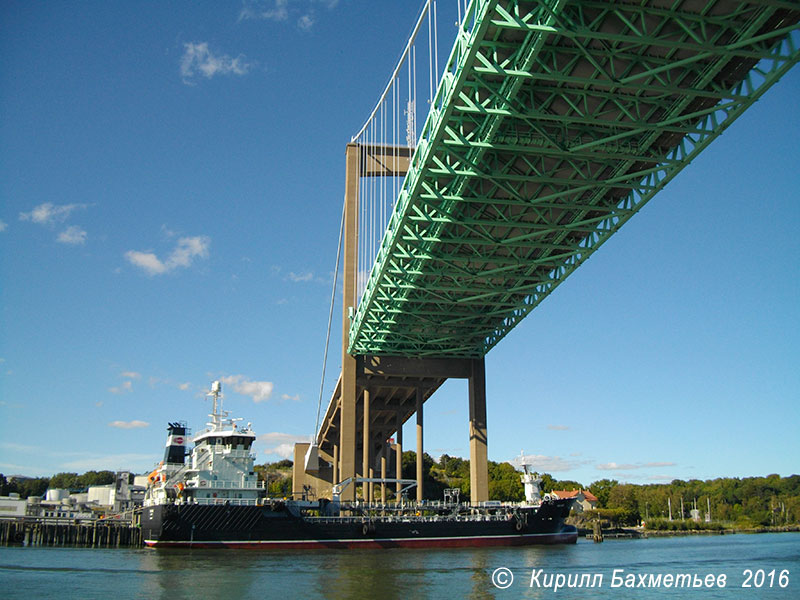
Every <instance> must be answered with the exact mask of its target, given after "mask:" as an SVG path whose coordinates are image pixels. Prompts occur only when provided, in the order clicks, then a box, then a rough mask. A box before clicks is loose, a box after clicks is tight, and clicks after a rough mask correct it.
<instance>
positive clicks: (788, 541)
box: [0, 533, 800, 600]
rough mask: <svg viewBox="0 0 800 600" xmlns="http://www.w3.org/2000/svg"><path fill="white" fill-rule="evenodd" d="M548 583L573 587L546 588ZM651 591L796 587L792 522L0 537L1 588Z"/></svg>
mask: <svg viewBox="0 0 800 600" xmlns="http://www.w3.org/2000/svg"><path fill="white" fill-rule="evenodd" d="M670 575H671V576H672V577H675V576H682V577H683V579H681V580H680V581H681V583H680V587H678V588H676V584H675V582H676V581H677V579H672V578H670V577H669V576H670ZM687 576H688V580H689V584H688V587H687V584H686V580H687ZM709 576H710V578H709ZM512 577H513V580H512ZM668 582H669V584H670V585H667V583H668ZM709 582H713V583H712V585H711V586H708V585H707V583H709ZM723 582H724V584H725V585H724V587H722V586H721V585H720V584H721V583H723ZM559 583H561V584H563V585H564V586H568V585H569V584H570V583H572V584H574V585H575V586H582V587H565V588H564V589H558V591H557V592H555V590H554V586H555V585H557V584H559ZM698 583H700V584H701V585H700V586H699V587H695V586H697V584H698ZM592 584H594V587H587V586H591V585H592ZM625 584H628V585H633V586H635V587H627V586H626V585H625ZM748 584H749V585H748ZM545 586H547V587H545ZM743 586H744V587H743ZM559 587H561V586H559ZM554 592H555V594H554ZM662 595H666V596H667V597H672V598H800V533H777V534H758V535H744V534H738V535H724V536H687V537H673V538H649V539H641V540H607V541H605V542H604V543H602V544H594V543H592V542H590V541H586V540H580V541H579V542H578V543H577V544H576V545H570V546H551V547H537V546H531V547H527V548H499V549H453V550H430V549H426V550H385V551H360V550H338V551H313V552H312V551H290V552H279V551H274V550H273V551H270V550H267V551H263V550H153V549H136V550H132V549H91V548H42V547H0V597H2V598H4V599H12V598H25V599H29V598H63V599H65V600H71V599H93V598H103V599H106V598H111V599H112V600H122V599H127V598H163V599H170V600H179V599H183V598H186V599H189V598H191V599H192V600H198V599H206V598H231V599H237V600H238V599H240V598H241V599H250V598H252V599H256V598H258V599H263V598H280V599H282V600H288V599H292V598H334V599H336V598H379V599H386V600H388V599H393V598H398V599H399V598H404V599H405V598H454V599H459V598H547V597H551V596H552V597H561V598H597V597H603V598H655V597H656V596H662Z"/></svg>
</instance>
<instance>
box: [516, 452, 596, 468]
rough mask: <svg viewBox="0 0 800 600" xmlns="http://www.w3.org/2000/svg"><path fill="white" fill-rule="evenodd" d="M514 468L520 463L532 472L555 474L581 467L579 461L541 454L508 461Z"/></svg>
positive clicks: (526, 455)
mask: <svg viewBox="0 0 800 600" xmlns="http://www.w3.org/2000/svg"><path fill="white" fill-rule="evenodd" d="M508 462H510V463H511V464H512V465H514V466H519V465H520V464H521V463H522V462H524V463H525V464H526V465H529V466H531V467H532V468H533V470H534V471H539V472H548V473H555V472H558V471H571V470H573V469H577V468H578V467H579V466H581V463H580V462H579V461H574V460H566V459H563V458H561V457H560V456H545V455H543V454H525V455H521V456H517V457H516V458H514V459H513V460H510V461H508Z"/></svg>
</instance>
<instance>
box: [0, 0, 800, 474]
mask: <svg viewBox="0 0 800 600" xmlns="http://www.w3.org/2000/svg"><path fill="white" fill-rule="evenodd" d="M439 4H440V6H439V23H440V35H439V39H440V41H441V44H442V46H443V47H447V48H448V49H449V45H450V44H451V40H452V39H453V36H454V34H455V27H454V25H452V24H453V23H454V22H455V18H456V17H455V13H456V8H455V5H456V1H455V0H453V1H452V2H447V1H441V0H440V2H439ZM420 5H421V2H417V1H412V2H388V1H387V2H370V3H368V9H365V7H366V6H367V3H366V2H358V1H356V0H350V1H348V0H291V1H289V0H270V1H269V2H266V1H264V2H251V1H247V2H244V3H236V2H228V3H217V2H195V3H191V4H185V3H174V2H165V3H146V4H140V3H122V2H83V3H79V4H64V3H29V2H14V1H7V2H3V3H2V5H0V55H2V56H3V61H2V64H0V115H2V118H0V472H2V473H4V474H6V475H11V474H24V475H30V476H48V475H52V474H55V473H58V472H79V473H82V472H84V471H86V470H91V469H110V470H118V469H126V470H132V471H135V472H145V471H148V470H149V469H151V468H152V466H153V465H154V464H155V463H156V462H157V461H158V460H160V459H161V458H162V454H163V444H164V440H165V435H166V424H167V422H168V421H175V420H185V421H187V422H188V424H189V425H190V427H192V428H193V429H194V430H195V431H200V430H201V429H202V428H203V427H204V425H205V421H206V415H207V413H208V411H209V410H210V402H209V400H208V399H207V398H206V396H205V392H206V390H208V389H209V388H210V384H211V381H213V380H216V379H219V380H221V381H223V388H224V392H225V408H226V409H228V410H231V411H232V412H233V414H234V416H237V417H242V418H243V419H244V422H245V423H246V422H252V424H253V428H254V430H255V431H256V432H257V433H258V434H259V438H258V441H257V442H256V446H255V449H256V453H257V462H259V463H262V462H272V461H276V460H280V459H281V458H284V457H286V456H289V453H290V451H291V447H292V444H293V443H294V442H295V441H307V440H308V439H309V438H310V436H311V435H312V434H313V432H314V425H315V419H316V412H317V403H318V397H319V388H320V376H321V367H322V355H323V350H324V343H325V330H326V323H327V317H328V309H329V302H330V293H331V286H332V280H333V271H334V266H335V265H334V262H335V258H336V244H337V238H338V229H339V217H340V214H341V202H342V198H343V194H344V157H345V145H346V144H347V143H348V142H349V141H350V139H351V137H352V136H353V135H354V134H355V133H356V132H357V131H358V130H359V129H360V127H361V125H362V124H363V122H364V120H365V119H366V117H367V116H368V115H369V113H370V111H371V110H372V108H373V106H374V103H375V102H376V101H377V98H378V96H379V94H380V93H381V91H382V90H383V87H384V86H385V84H386V81H387V80H388V78H389V75H390V73H391V71H392V69H393V68H394V66H395V63H396V61H397V59H398V57H399V55H400V52H401V51H402V48H403V47H404V45H405V42H406V40H407V38H408V34H409V32H410V31H411V28H412V26H413V24H414V21H415V19H416V17H417V14H418V12H419V8H420ZM798 95H800V70H798V68H795V69H794V70H793V71H791V72H790V73H789V74H788V75H787V76H786V77H785V78H784V79H783V80H782V81H780V82H779V83H778V84H777V85H776V86H774V87H773V88H772V89H771V90H769V91H768V92H767V93H766V94H765V95H764V97H763V98H762V99H761V100H759V101H758V102H757V103H756V104H755V105H754V106H753V107H751V108H750V109H749V110H748V112H746V113H745V115H744V116H742V117H741V118H740V119H739V120H738V121H737V122H736V123H734V124H733V125H732V126H731V127H730V129H728V130H727V131H726V133H725V134H724V135H722V136H721V137H720V138H719V139H718V140H716V141H715V142H714V143H713V144H712V145H711V147H709V148H708V149H707V150H705V151H704V153H703V154H702V155H701V156H700V157H699V158H698V159H697V160H696V161H695V162H694V163H693V164H691V165H689V166H688V167H687V168H686V169H684V171H683V172H682V173H680V175H679V176H678V177H677V178H676V179H675V180H674V181H673V182H671V183H670V184H669V185H668V186H667V187H666V189H665V190H663V191H662V192H661V193H660V194H659V195H657V196H656V197H655V198H654V199H653V200H652V201H651V202H650V203H649V204H648V205H647V206H645V207H644V208H643V209H642V211H641V212H640V213H639V214H638V215H636V216H635V217H634V218H633V219H632V220H631V221H630V222H629V223H627V224H626V225H625V227H623V228H622V230H621V231H620V232H618V233H617V234H615V235H614V237H612V239H611V240H610V241H609V242H608V243H606V244H605V245H604V246H603V247H602V248H601V249H600V250H598V251H597V252H596V253H595V254H594V255H593V256H592V258H591V259H590V260H589V261H587V263H586V264H585V265H583V266H582V267H581V268H580V269H578V270H577V271H576V272H575V273H574V274H573V275H571V276H570V277H569V279H568V280H567V281H566V282H565V283H564V284H562V285H561V286H559V288H558V289H557V291H556V292H554V293H553V294H552V295H551V296H550V297H549V298H548V299H547V300H545V301H544V302H543V303H542V304H541V305H540V306H539V307H538V308H537V309H536V310H535V311H534V312H533V313H532V314H531V315H529V316H528V317H527V318H526V319H525V320H524V321H523V322H522V323H521V324H520V325H519V326H517V328H516V329H515V330H513V331H512V333H511V334H510V335H508V336H507V337H506V338H505V339H504V340H503V341H502V342H501V343H500V344H499V345H498V346H497V347H496V348H495V349H493V350H492V351H491V352H490V354H489V355H488V356H487V358H486V378H487V395H488V427H489V458H490V459H491V460H495V461H507V460H512V459H514V457H516V456H518V455H519V454H520V453H521V452H523V451H524V453H525V454H526V455H529V456H531V457H533V458H534V460H535V464H536V466H537V468H538V469H539V470H541V471H546V472H549V473H551V474H552V475H553V476H555V477H556V478H558V479H570V480H576V481H579V482H581V483H583V484H584V485H588V484H590V483H591V482H593V481H596V480H599V479H603V478H611V479H617V480H619V481H630V482H634V483H658V482H666V481H670V480H672V479H709V478H715V477H746V476H758V475H762V476H763V475H767V474H770V473H778V474H780V475H783V476H786V475H790V474H793V473H798V472H800V464H798V457H800V268H799V267H798V264H800V263H798V258H797V257H798V255H800V237H798V235H797V231H798V228H799V227H800V202H798V190H800V144H799V143H798V141H797V140H798V139H799V138H800V103H798V102H797V97H798ZM420 121H421V119H420ZM338 311H339V309H337V312H336V313H335V314H336V315H337V316H338V315H339V314H340V312H338ZM339 328H340V323H339V321H338V320H335V321H334V327H333V331H334V332H337V331H338V329H339ZM339 347H340V342H339V340H338V339H337V338H336V335H334V337H333V339H332V340H331V348H332V352H331V354H332V356H333V358H332V359H331V360H329V366H328V374H327V377H326V381H325V382H324V385H323V388H324V394H323V410H324V407H325V405H326V404H327V401H328V400H329V398H330V395H331V393H332V391H333V385H334V384H335V377H336V375H337V374H338V371H339V367H340V359H339V357H337V356H336V354H337V352H336V350H337V349H338V348H339ZM467 400H468V398H467V384H466V382H465V381H457V380H454V381H449V382H447V383H446V384H445V385H444V386H443V387H442V388H441V389H440V390H439V391H438V392H437V393H436V394H435V395H434V396H433V397H432V398H431V399H430V400H429V401H428V402H427V403H426V405H425V410H426V413H425V423H426V432H425V450H426V451H427V452H428V453H430V454H431V455H432V456H434V457H438V456H439V455H441V454H443V453H446V454H449V455H451V456H462V457H468V456H469V445H468V420H467V419H468V417H467ZM413 435H414V433H413V423H409V424H407V427H406V439H413Z"/></svg>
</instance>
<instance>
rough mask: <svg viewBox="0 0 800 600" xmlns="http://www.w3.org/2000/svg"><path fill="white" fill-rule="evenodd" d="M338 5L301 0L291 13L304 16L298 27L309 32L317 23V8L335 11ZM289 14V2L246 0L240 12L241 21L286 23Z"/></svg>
mask: <svg viewBox="0 0 800 600" xmlns="http://www.w3.org/2000/svg"><path fill="white" fill-rule="evenodd" d="M338 4H339V0H300V1H296V2H293V3H292V6H294V7H296V8H295V9H294V10H292V11H291V12H293V13H294V14H298V13H300V14H301V15H302V16H300V18H298V19H297V26H298V27H299V28H300V29H301V30H303V31H308V30H309V29H311V27H312V26H313V25H314V22H315V18H314V12H315V11H314V7H315V6H317V5H322V6H323V7H324V8H327V9H328V10H333V9H334V8H336V6H337V5H338ZM289 14H290V4H289V0H245V1H244V2H243V4H242V10H241V11H240V12H239V20H240V21H245V20H248V19H264V20H267V21H274V22H285V21H288V20H289Z"/></svg>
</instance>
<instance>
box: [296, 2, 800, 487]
mask: <svg viewBox="0 0 800 600" xmlns="http://www.w3.org/2000/svg"><path fill="white" fill-rule="evenodd" d="M799 21H800V4H799V3H798V2H788V1H782V0H766V1H735V0H683V1H681V0H670V1H667V0H651V1H647V2H645V1H638V2H633V1H631V2H605V1H604V0H573V1H569V0H540V1H536V2H533V1H525V0H519V1H511V0H473V1H472V2H471V4H470V7H469V10H468V15H467V18H466V19H465V21H464V23H463V24H462V26H461V27H460V29H459V35H458V38H457V40H456V43H455V46H454V48H453V51H452V54H451V56H450V59H449V61H448V65H447V68H446V70H445V73H444V76H443V78H442V80H441V84H440V86H439V89H438V92H437V95H436V98H435V100H434V102H433V103H432V106H431V111H430V113H429V115H428V119H427V121H426V123H425V126H424V128H423V131H422V135H421V137H420V141H419V143H418V146H417V148H416V150H415V152H414V153H413V155H410V156H409V154H410V153H403V154H402V155H397V153H396V152H395V150H392V152H391V153H390V152H388V151H383V150H380V149H379V150H378V151H373V152H372V153H371V154H370V153H369V151H368V152H367V154H366V155H365V154H364V150H363V148H361V147H359V146H357V145H355V144H351V145H350V146H349V147H348V179H347V192H346V198H347V201H346V215H349V216H346V218H345V223H346V226H345V229H346V232H345V252H344V254H345V258H344V265H345V276H344V281H345V289H344V298H345V302H344V305H343V345H344V347H343V352H342V375H341V377H340V379H339V382H338V384H337V387H336V391H335V393H334V394H333V397H332V399H331V402H330V404H329V406H328V410H327V414H326V415H325V418H324V420H323V422H322V426H321V428H320V430H319V432H318V435H317V441H318V443H319V445H320V451H321V455H322V456H323V458H324V459H325V460H326V461H327V462H328V463H330V464H331V465H332V473H328V474H327V475H326V477H327V479H325V480H324V481H327V482H336V481H341V480H344V479H346V478H348V477H352V476H354V475H356V474H357V473H358V472H361V473H363V474H364V475H365V476H368V475H369V473H368V471H369V470H370V469H372V468H374V465H376V464H377V463H376V460H377V457H382V458H383V459H385V458H386V453H387V451H386V440H387V438H389V437H391V436H392V434H396V435H401V434H402V425H403V423H404V422H405V421H407V420H408V419H409V418H410V417H411V416H412V415H413V414H414V413H416V414H417V436H418V441H417V448H418V454H421V448H422V441H421V439H422V436H421V431H422V419H421V412H422V406H423V402H424V401H425V400H426V399H427V398H429V397H430V396H431V394H433V393H434V392H435V391H436V390H437V389H438V388H439V387H440V386H441V384H442V383H443V382H444V381H445V380H446V379H447V378H449V377H465V376H466V377H469V378H470V429H469V431H470V457H471V462H472V466H473V469H474V470H473V472H472V473H471V475H472V492H473V496H472V500H473V501H476V500H477V501H482V500H485V499H488V491H487V490H488V485H487V483H486V428H485V425H486V405H485V387H484V382H483V377H484V376H483V357H484V356H485V354H486V353H487V352H488V351H489V350H490V349H491V348H492V347H493V346H494V345H495V344H497V343H498V342H499V341H500V340H501V339H502V338H503V337H504V336H505V335H506V334H507V333H508V332H509V331H510V330H511V329H512V328H513V327H515V326H516V324H517V323H519V322H520V321H521V320H522V319H523V318H524V317H525V316H526V315H527V314H528V313H529V312H531V311H532V310H533V309H534V308H535V307H536V306H537V305H538V304H539V303H540V302H541V301H542V300H543V299H544V298H546V297H547V296H548V295H549V294H550V293H551V292H552V291H553V290H554V289H555V288H556V287H557V286H558V285H559V284H560V283H561V282H562V281H564V279H565V278H566V277H567V276H569V274H570V273H572V272H573V271H574V270H575V269H576V268H577V267H578V266H580V265H581V264H582V263H583V262H584V261H585V260H586V259H587V258H588V257H589V256H591V254H592V253H593V252H594V251H595V250H596V249H597V248H599V247H600V246H601V245H602V244H603V243H604V242H605V241H606V240H607V239H608V238H609V237H610V236H611V235H613V234H614V233H615V232H616V231H617V230H618V229H619V228H620V227H621V226H622V225H623V224H624V223H625V222H627V220H628V219H630V218H631V217H632V216H633V215H634V214H635V213H636V212H637V211H638V210H639V209H640V208H641V207H642V206H643V205H644V204H645V203H646V202H647V201H649V200H650V199H651V198H652V197H653V196H654V195H655V194H656V193H657V192H658V191H660V190H661V189H662V188H663V187H664V186H665V185H666V184H667V183H668V182H669V181H670V180H671V179H672V178H673V177H675V175H676V174H677V173H678V172H679V171H680V170H681V169H682V168H683V167H684V166H686V165H687V164H688V163H689V162H691V160H693V159H694V157H696V156H697V155H698V154H699V153H700V152H701V151H702V150H703V149H704V148H705V147H707V146H708V145H709V144H710V143H711V142H712V141H713V140H714V139H715V138H716V137H717V136H718V135H719V134H720V133H721V132H722V131H723V130H724V129H725V128H727V127H728V126H729V125H730V124H731V123H732V122H733V121H734V120H735V119H736V118H737V117H738V116H739V115H741V114H742V113H743V112H744V111H745V110H746V109H747V108H748V107H749V106H750V105H751V104H752V103H753V102H755V101H756V100H757V99H758V98H759V97H760V96H761V95H762V94H763V93H764V92H765V91H766V90H767V89H768V88H769V87H770V86H771V85H772V84H773V83H775V82H776V81H777V80H778V79H779V78H780V77H781V76H782V75H783V74H784V73H786V72H787V71H788V70H789V69H790V68H791V67H792V66H793V65H794V64H796V63H797V62H798V60H800V52H798V49H797V45H798V38H799V37H800V36H799V35H798V25H797V23H798V22H799ZM390 154H391V156H392V157H393V158H392V160H391V161H390V160H389V159H388V157H389V156H390ZM359 162H360V163H361V164H360V165H359ZM404 172H407V174H406V177H405V180H404V183H403V187H402V190H401V192H400V195H399V197H398V199H397V206H396V208H395V210H394V212H393V214H392V215H391V218H390V222H389V225H388V228H387V230H386V234H385V236H384V238H383V241H382V243H381V245H380V248H379V250H378V255H377V258H376V260H375V263H374V265H373V266H372V270H371V273H370V276H369V279H368V281H367V285H366V289H365V291H364V293H363V295H362V296H361V298H360V302H357V301H356V296H355V291H354V290H355V283H354V282H355V279H356V273H357V272H358V266H357V260H356V258H355V251H354V250H353V243H354V240H356V238H357V233H356V228H355V224H356V217H355V216H354V215H355V214H356V212H357V202H358V180H359V179H360V178H361V177H371V176H384V175H389V176H396V175H399V174H401V173H404ZM701 201H702V199H701V198H698V202H701ZM356 304H357V306H356ZM353 308H354V309H355V314H354V316H353V318H352V319H351V318H350V313H349V311H350V309H353ZM387 357H391V358H387ZM423 359H424V360H423ZM467 371H469V372H470V374H469V375H467V374H466V373H467ZM419 465H420V463H418V479H421V475H420V473H421V467H420V466H419ZM381 468H383V464H381ZM302 476H303V473H302V469H298V470H296V481H299V480H300V478H301V477H302ZM321 481H322V480H321ZM320 485H322V484H320ZM476 490H477V491H476ZM353 497H354V492H352V491H351V498H353ZM365 497H367V494H365Z"/></svg>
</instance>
